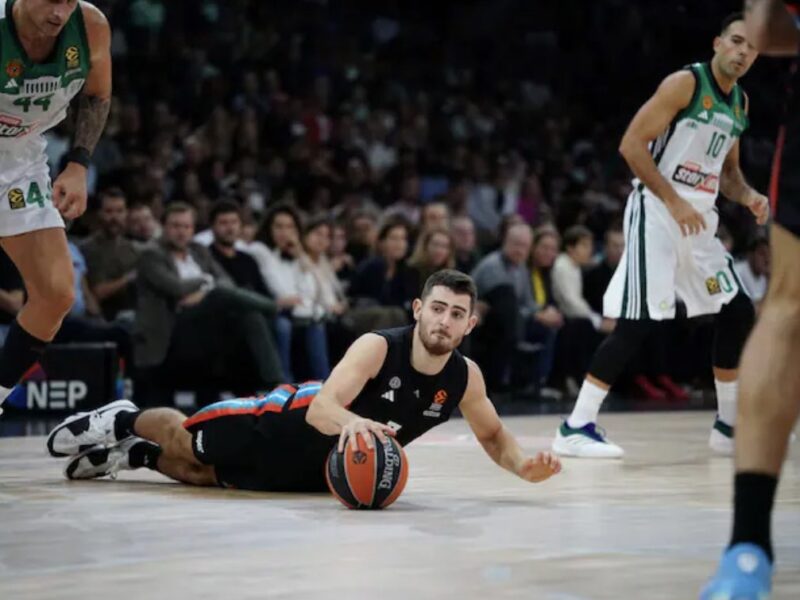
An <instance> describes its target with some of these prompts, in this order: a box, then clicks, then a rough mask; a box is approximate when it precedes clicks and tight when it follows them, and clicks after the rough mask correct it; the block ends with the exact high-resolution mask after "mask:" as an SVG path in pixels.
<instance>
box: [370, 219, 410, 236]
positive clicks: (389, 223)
mask: <svg viewBox="0 0 800 600" xmlns="http://www.w3.org/2000/svg"><path fill="white" fill-rule="evenodd" d="M398 227H402V228H403V229H405V230H406V235H407V236H408V237H411V224H410V223H409V222H408V221H407V220H406V219H405V217H401V216H400V215H393V216H391V217H389V218H388V219H386V221H384V222H383V225H381V228H380V229H379V230H378V241H381V242H383V241H384V240H386V238H387V237H389V233H391V231H392V229H396V228H398Z"/></svg>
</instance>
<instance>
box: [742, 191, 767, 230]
mask: <svg viewBox="0 0 800 600" xmlns="http://www.w3.org/2000/svg"><path fill="white" fill-rule="evenodd" d="M743 204H744V205H745V206H746V207H747V208H749V209H750V212H751V213H753V216H755V218H756V223H758V224H759V225H763V224H764V223H766V222H767V219H769V198H767V197H766V196H765V195H764V194H759V193H758V192H757V191H755V190H750V193H749V194H748V195H747V197H746V198H745V201H744V202H743Z"/></svg>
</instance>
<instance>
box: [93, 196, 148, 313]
mask: <svg viewBox="0 0 800 600" xmlns="http://www.w3.org/2000/svg"><path fill="white" fill-rule="evenodd" d="M98 217H99V223H100V229H99V231H97V232H96V233H95V234H94V235H92V236H91V237H90V238H89V239H88V240H87V241H86V242H84V243H83V245H82V246H81V248H80V250H81V252H82V254H83V257H85V259H86V267H87V272H86V277H87V281H88V282H89V289H90V290H91V293H92V295H93V296H94V297H95V298H96V299H97V302H99V304H100V308H101V310H102V313H103V316H104V317H105V318H106V319H107V320H109V321H113V320H115V319H118V318H123V319H126V320H129V321H132V320H133V311H134V310H135V309H136V286H135V284H134V281H135V279H136V263H137V261H138V260H139V249H138V248H137V247H136V246H135V245H134V243H133V242H132V241H131V240H129V239H127V238H126V237H124V234H125V226H126V223H127V220H128V209H127V207H126V200H125V195H124V194H123V193H122V191H121V190H119V189H117V188H111V189H109V190H106V191H105V192H102V193H101V194H100V208H99V213H98Z"/></svg>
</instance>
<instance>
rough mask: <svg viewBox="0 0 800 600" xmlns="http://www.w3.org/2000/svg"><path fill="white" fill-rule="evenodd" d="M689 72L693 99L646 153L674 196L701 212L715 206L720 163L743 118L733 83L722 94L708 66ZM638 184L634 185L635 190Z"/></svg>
mask: <svg viewBox="0 0 800 600" xmlns="http://www.w3.org/2000/svg"><path fill="white" fill-rule="evenodd" d="M688 69H689V70H690V71H691V72H692V74H693V75H694V77H695V89H694V95H693V96H692V100H691V102H690V103H689V105H688V106H687V107H686V108H684V109H683V110H682V111H681V112H679V113H678V114H677V115H676V116H675V118H674V119H673V120H672V122H671V123H670V124H669V127H667V129H666V130H665V131H664V132H663V133H662V134H661V135H660V136H659V137H658V138H657V139H656V140H654V141H653V142H651V144H650V152H651V153H652V155H653V159H654V160H655V162H656V165H657V166H658V170H659V171H660V172H661V174H662V175H663V176H664V178H665V179H666V180H667V181H669V182H670V183H671V184H672V187H673V188H674V189H675V191H676V192H677V193H678V195H679V196H681V197H682V198H684V199H685V200H688V201H689V202H691V203H692V205H693V206H694V207H695V208H696V209H697V210H698V211H700V212H701V213H702V212H706V211H707V210H709V209H711V207H713V206H714V202H715V200H716V199H717V193H718V192H719V176H720V172H721V171H722V164H723V162H724V161H725V157H726V156H727V155H728V152H729V151H730V149H731V147H732V146H733V144H734V143H735V142H736V140H738V139H739V137H740V136H741V135H742V132H743V131H744V130H745V129H746V128H747V124H748V120H747V115H746V114H745V99H744V92H742V90H741V88H740V87H739V85H738V84H737V85H735V86H734V87H733V90H731V92H730V94H725V93H724V92H723V91H722V90H721V89H720V87H719V85H718V84H717V81H716V80H715V79H714V75H713V74H712V73H711V67H710V65H709V64H708V63H698V64H693V65H690V66H689V67H688ZM640 185H641V182H639V181H638V180H635V181H634V187H639V186H640ZM640 189H641V188H640Z"/></svg>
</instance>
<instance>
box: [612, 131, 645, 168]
mask: <svg viewBox="0 0 800 600" xmlns="http://www.w3.org/2000/svg"><path fill="white" fill-rule="evenodd" d="M639 146H641V143H640V142H639V140H637V139H636V138H635V137H634V136H632V135H631V134H630V132H626V133H625V135H623V136H622V140H621V141H620V143H619V148H618V150H619V153H620V155H621V156H622V158H624V159H625V161H626V162H628V163H630V161H631V157H632V156H633V155H634V152H635V151H636V149H637V148H638V147H639Z"/></svg>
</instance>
